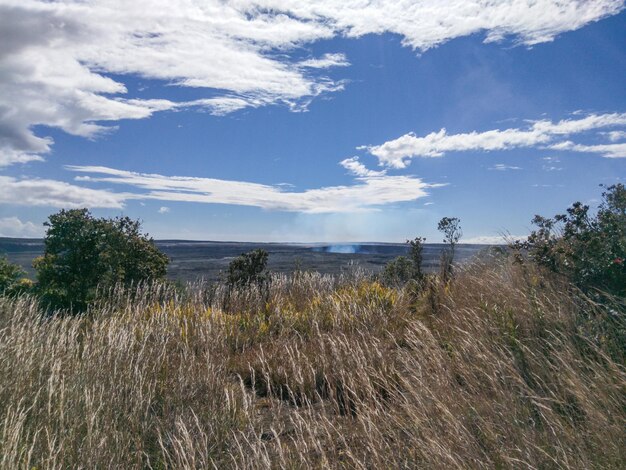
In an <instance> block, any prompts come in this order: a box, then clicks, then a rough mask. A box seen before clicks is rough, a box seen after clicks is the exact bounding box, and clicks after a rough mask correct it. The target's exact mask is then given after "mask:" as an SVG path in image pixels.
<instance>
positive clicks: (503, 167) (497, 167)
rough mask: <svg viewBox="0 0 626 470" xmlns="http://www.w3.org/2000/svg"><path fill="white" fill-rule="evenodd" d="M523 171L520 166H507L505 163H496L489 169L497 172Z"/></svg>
mask: <svg viewBox="0 0 626 470" xmlns="http://www.w3.org/2000/svg"><path fill="white" fill-rule="evenodd" d="M521 169H522V168H521V167H519V166H511V165H505V164H504V163H496V164H495V165H494V166H492V167H489V168H488V170H496V171H508V170H521Z"/></svg>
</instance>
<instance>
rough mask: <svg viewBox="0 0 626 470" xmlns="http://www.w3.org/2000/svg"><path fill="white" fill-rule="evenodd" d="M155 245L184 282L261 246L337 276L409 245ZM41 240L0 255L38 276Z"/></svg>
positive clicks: (276, 260) (433, 265) (273, 263)
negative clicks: (35, 264)
mask: <svg viewBox="0 0 626 470" xmlns="http://www.w3.org/2000/svg"><path fill="white" fill-rule="evenodd" d="M156 245H157V246H158V247H159V248H160V249H161V250H162V251H163V252H164V253H165V254H166V255H167V256H168V257H169V258H170V265H169V268H168V277H169V278H170V279H176V280H180V281H195V280H199V279H205V280H209V281H214V280H218V279H219V278H220V275H221V273H223V272H225V271H226V270H227V269H228V263H230V261H231V260H232V259H233V258H235V257H236V256H238V255H240V254H241V253H244V252H246V251H250V250H254V249H256V248H262V249H264V250H266V251H267V252H268V253H269V263H268V265H269V269H270V270H271V271H275V272H282V273H290V272H293V271H294V270H295V269H301V270H309V271H318V272H320V273H328V274H337V273H340V272H341V271H342V270H345V269H354V268H355V267H360V268H362V269H365V270H368V271H372V272H378V271H380V270H381V269H382V268H383V266H384V265H385V263H387V262H388V261H390V260H392V259H393V258H395V257H396V256H400V255H405V254H406V253H407V251H408V248H407V245H406V244H401V243H339V244H334V245H333V244H324V243H319V244H295V243H294V244H289V243H241V242H210V241H185V240H158V241H156ZM443 247H444V245H442V244H426V245H425V246H424V269H425V270H426V271H433V270H435V269H437V266H438V262H439V257H440V253H441V250H442V249H443ZM484 249H488V247H487V246H486V245H469V244H459V245H458V246H457V248H456V253H457V255H456V260H457V261H458V262H462V261H466V260H468V259H469V258H471V257H472V256H474V255H476V254H478V253H479V252H480V251H481V250H484ZM43 250H44V245H43V240H41V239H25V238H2V237H0V255H3V254H5V255H7V257H8V258H9V260H10V261H11V262H13V263H17V264H19V265H21V266H22V267H23V268H24V270H25V271H26V272H27V273H28V275H29V276H30V277H34V274H35V273H34V270H33V268H32V261H33V259H34V258H36V257H37V256H40V255H42V254H43Z"/></svg>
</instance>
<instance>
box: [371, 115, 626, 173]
mask: <svg viewBox="0 0 626 470" xmlns="http://www.w3.org/2000/svg"><path fill="white" fill-rule="evenodd" d="M611 126H626V113H609V114H590V115H588V116H585V117H583V118H579V119H564V120H561V121H557V122H552V121H549V120H541V121H535V122H533V123H532V124H531V125H529V126H528V127H526V128H510V129H493V130H489V131H485V132H476V131H472V132H468V133H461V134H448V133H447V131H446V130H445V129H441V130H440V131H438V132H432V133H430V134H428V135H426V136H423V137H418V136H416V135H415V134H413V133H409V134H405V135H403V136H401V137H399V138H397V139H394V140H390V141H388V142H385V143H384V144H381V145H373V146H365V147H359V148H360V149H366V150H367V151H368V152H369V153H371V154H372V155H374V156H376V157H377V158H378V160H379V162H380V164H381V165H385V166H388V167H392V168H405V167H406V166H407V165H409V163H410V161H411V159H413V158H419V157H426V158H431V157H442V156H444V155H445V154H446V153H449V152H467V151H486V152H489V151H494V150H510V149H514V148H520V147H542V148H543V147H548V148H552V149H555V150H571V151H576V152H595V153H600V154H602V156H604V157H608V158H618V157H626V144H621V143H620V144H606V145H593V146H589V145H580V144H574V143H572V142H569V141H566V142H559V143H553V142H554V140H556V139H558V138H561V137H565V136H570V135H575V134H580V133H584V132H588V131H592V130H597V129H602V128H606V127H611Z"/></svg>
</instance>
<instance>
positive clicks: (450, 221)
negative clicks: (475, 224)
mask: <svg viewBox="0 0 626 470" xmlns="http://www.w3.org/2000/svg"><path fill="white" fill-rule="evenodd" d="M437 230H439V231H440V232H442V233H443V235H444V237H443V242H444V243H447V244H448V248H447V249H445V250H444V251H443V252H442V254H441V274H442V277H443V280H444V281H447V280H448V279H449V278H450V276H452V263H453V262H454V249H455V247H456V244H457V243H458V242H459V240H460V239H461V237H462V236H463V230H462V229H461V220H460V219H458V218H456V217H444V218H443V219H441V220H440V221H439V223H438V224H437Z"/></svg>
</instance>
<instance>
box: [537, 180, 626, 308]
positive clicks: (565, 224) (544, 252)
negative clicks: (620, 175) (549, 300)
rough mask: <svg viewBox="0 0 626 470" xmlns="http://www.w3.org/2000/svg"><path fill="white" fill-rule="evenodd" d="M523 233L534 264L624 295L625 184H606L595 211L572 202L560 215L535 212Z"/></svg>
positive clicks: (585, 284) (585, 286)
mask: <svg viewBox="0 0 626 470" xmlns="http://www.w3.org/2000/svg"><path fill="white" fill-rule="evenodd" d="M533 223H534V224H535V225H536V226H537V229H536V230H534V231H533V232H532V233H531V235H530V237H529V238H528V242H527V247H528V249H529V250H530V255H531V256H532V258H533V259H534V260H535V261H536V262H538V263H539V264H541V265H543V266H545V267H547V268H549V269H550V270H552V271H555V272H558V273H561V274H564V275H566V276H568V277H569V278H570V279H572V280H573V281H574V282H575V283H576V284H577V285H578V286H579V287H581V288H583V289H585V290H589V289H601V290H604V291H607V292H609V293H611V294H615V295H622V296H623V295H624V294H626V188H625V187H624V185H623V184H616V185H613V186H609V187H607V188H605V190H604V192H603V193H602V202H601V204H600V206H599V208H598V211H597V213H596V214H595V215H594V214H592V213H591V212H590V209H589V206H588V205H585V204H582V203H580V202H576V203H574V204H573V205H572V206H571V207H570V208H569V209H567V211H566V213H565V214H558V215H556V216H554V217H552V218H549V217H542V216H539V215H537V216H535V218H534V219H533Z"/></svg>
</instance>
